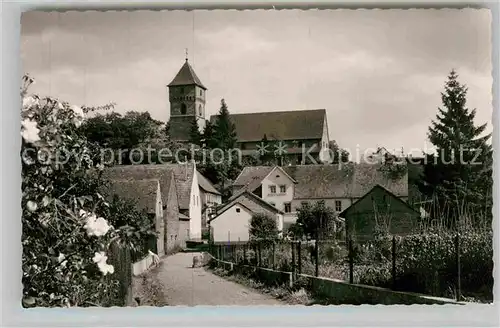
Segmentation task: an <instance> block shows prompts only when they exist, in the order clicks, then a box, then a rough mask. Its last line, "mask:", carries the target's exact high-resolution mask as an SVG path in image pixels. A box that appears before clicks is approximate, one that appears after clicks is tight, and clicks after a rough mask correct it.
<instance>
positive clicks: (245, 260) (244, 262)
mask: <svg viewBox="0 0 500 328" xmlns="http://www.w3.org/2000/svg"><path fill="white" fill-rule="evenodd" d="M243 264H244V265H245V264H247V244H243Z"/></svg>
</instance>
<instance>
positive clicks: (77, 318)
mask: <svg viewBox="0 0 500 328" xmlns="http://www.w3.org/2000/svg"><path fill="white" fill-rule="evenodd" d="M186 6H187V7H190V8H192V9H194V8H195V7H196V8H200V7H203V8H207V9H209V8H210V9H219V8H220V9H222V8H226V9H229V8H238V9H257V8H261V9H273V6H274V9H284V8H304V9H306V8H325V9H326V8H330V9H333V8H338V7H343V8H352V9H356V8H370V7H371V8H374V7H376V8H383V9H388V8H401V7H404V8H415V7H419V8H431V7H432V8H437V7H447V8H464V7H481V8H490V9H491V10H492V20H493V23H492V24H493V25H492V40H493V41H492V42H493V43H492V49H493V54H492V59H493V71H492V75H493V78H494V82H493V106H494V110H493V125H494V129H493V148H494V152H495V153H494V156H495V162H494V188H493V189H494V190H493V197H494V199H497V200H498V199H500V194H499V172H500V170H499V169H500V162H499V156H498V150H499V142H500V137H499V136H500V134H499V129H498V126H499V98H498V96H499V84H498V72H499V69H498V66H499V65H498V64H499V62H498V59H499V56H498V55H499V51H498V50H499V44H498V40H499V37H500V32H499V28H500V26H499V18H500V17H499V9H498V8H499V6H498V3H497V2H494V3H493V2H480V1H476V2H474V3H472V2H470V3H466V2H463V3H459V2H447V1H440V2H436V1H414V2H404V3H403V2H397V1H385V2H379V1H362V2H349V3H347V2H340V1H314V2H308V3H305V2H301V1H273V2H272V3H271V2H262V1H259V2H257V1H219V2H210V1H168V2H167V1H147V2H146V1H144V2H139V1H110V0H108V1H19V2H14V1H12V2H3V3H2V10H1V22H2V79H1V87H2V94H1V102H2V111H1V130H0V131H1V148H0V150H1V152H0V154H1V161H0V168H1V172H2V173H1V174H2V175H1V180H0V181H1V189H0V190H1V192H0V195H1V200H2V201H1V203H0V207H1V213H2V215H1V220H0V231H1V234H2V236H1V250H2V266H1V278H2V279H1V284H2V285H1V287H0V290H1V292H2V312H1V315H0V318H1V326H3V327H62V326H65V327H69V326H71V327H79V326H81V327H91V326H96V327H97V326H116V327H153V326H176V327H179V326H192V327H202V326H203V327H206V326H209V327H210V326H213V327H223V326H231V327H237V326H238V327H240V326H247V327H250V326H263V327H264V326H273V327H278V326H280V327H281V326H287V327H299V326H301V327H307V326H311V327H319V326H340V327H347V326H361V327H362V326H366V327H375V326H384V327H401V326H418V327H424V326H426V327H427V326H429V327H430V326H438V327H444V326H462V327H479V326H480V327H498V326H500V319H499V313H500V309H499V306H498V301H497V302H495V303H494V304H493V305H466V306H453V305H411V306H404V305H401V306H383V305H377V306H368V305H367V306H328V307H324V306H314V307H303V306H295V307H290V306H287V307H266V306H259V307H236V306H235V307H222V306H218V307H206V306H203V307H202V306H198V307H191V308H189V307H164V308H152V307H151V308H148V307H140V308H111V309H42V308H40V309H30V310H26V309H23V308H22V307H21V306H20V300H21V290H22V286H21V243H20V241H21V224H20V220H19V218H20V216H21V210H20V201H19V200H20V196H21V188H20V174H21V170H20V158H19V149H20V144H21V141H20V135H19V129H20V120H19V112H18V109H17V108H18V107H19V98H18V97H19V86H20V83H21V79H20V78H21V72H22V70H21V63H20V55H19V54H20V40H19V37H20V15H21V12H22V11H27V10H32V9H37V10H48V9H52V10H54V9H60V10H76V9H80V10H85V9H93V10H122V9H128V10H131V9H154V10H159V9H182V8H186ZM464 23H466V22H464ZM499 209H500V208H499V203H498V201H496V202H494V214H495V215H494V218H495V219H494V231H495V234H494V254H495V255H494V256H495V264H496V265H495V268H494V277H495V281H496V282H497V281H499V280H497V278H498V277H499V270H498V267H497V264H498V263H500V261H499V243H498V241H499V236H498V234H499V232H498V231H499V230H498V229H499V227H498V222H499V218H500V213H499ZM498 295H500V294H499V284H498V283H495V286H494V298H495V299H497V297H498Z"/></svg>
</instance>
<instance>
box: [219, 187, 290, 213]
mask: <svg viewBox="0 0 500 328" xmlns="http://www.w3.org/2000/svg"><path fill="white" fill-rule="evenodd" d="M245 196H247V197H248V198H250V199H251V200H253V201H254V202H255V203H257V204H259V205H260V206H263V207H267V208H268V209H269V210H271V211H273V212H275V213H279V214H284V213H283V211H280V210H279V209H277V208H276V207H274V206H273V205H271V204H269V203H268V202H266V201H265V200H263V199H262V198H260V197H259V196H257V195H255V194H254V193H252V192H250V191H248V190H245V189H242V190H240V191H238V192H237V193H236V194H234V195H233V196H232V197H231V198H229V199H228V202H227V203H225V204H223V205H222V206H221V207H219V208H218V209H217V213H222V212H224V211H226V210H227V208H228V207H231V206H233V204H234V203H237V202H240V200H241V198H242V197H245Z"/></svg>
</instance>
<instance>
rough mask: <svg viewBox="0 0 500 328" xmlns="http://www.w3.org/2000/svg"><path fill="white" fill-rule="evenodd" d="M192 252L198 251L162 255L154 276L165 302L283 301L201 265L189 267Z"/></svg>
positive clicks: (258, 302) (185, 303)
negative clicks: (161, 285) (167, 255)
mask: <svg viewBox="0 0 500 328" xmlns="http://www.w3.org/2000/svg"><path fill="white" fill-rule="evenodd" d="M195 255H199V253H178V254H175V255H172V256H169V257H166V258H164V259H163V262H164V263H162V266H161V267H160V268H159V272H158V276H157V277H158V279H159V280H160V281H161V283H162V284H163V286H164V295H165V298H166V300H165V301H166V303H167V304H168V305H187V306H194V305H286V303H283V302H280V301H279V300H277V299H275V298H273V297H272V296H270V295H264V294H260V293H258V292H256V291H254V290H251V289H249V288H246V287H244V286H242V285H239V284H237V283H234V282H231V281H228V280H225V279H224V278H221V277H219V276H217V275H215V274H213V273H211V272H208V271H206V270H205V269H204V268H194V269H193V268H191V265H192V264H193V256H195Z"/></svg>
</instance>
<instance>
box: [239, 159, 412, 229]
mask: <svg viewBox="0 0 500 328" xmlns="http://www.w3.org/2000/svg"><path fill="white" fill-rule="evenodd" d="M383 165H384V164H355V163H349V164H328V165H296V166H284V167H271V166H257V167H245V168H244V169H243V170H242V172H241V173H240V175H239V176H238V177H237V178H236V180H235V181H234V183H233V192H238V191H241V190H248V191H250V192H252V193H255V194H256V195H258V196H259V197H262V199H264V200H265V201H266V202H269V203H271V204H274V205H275V206H276V207H277V208H278V209H280V210H282V211H283V212H284V224H285V230H286V229H287V228H288V227H289V226H290V225H292V224H294V223H295V222H296V219H297V209H298V208H300V207H301V206H302V205H304V204H306V203H312V202H317V201H321V200H322V201H324V202H325V205H326V206H329V207H331V208H333V209H334V210H335V211H336V212H337V213H340V212H342V211H344V210H345V209H346V208H348V207H350V206H351V205H352V204H353V203H354V202H355V201H357V200H358V199H360V198H361V197H363V196H364V195H365V194H367V193H368V192H369V191H370V190H371V189H372V188H373V187H374V186H376V185H381V186H383V187H384V188H386V189H387V190H389V191H390V192H391V193H393V194H394V195H396V196H397V197H398V198H400V199H402V200H403V201H407V198H408V177H407V173H406V172H404V171H402V172H400V173H398V174H391V173H388V172H387V171H386V170H384V168H385V167H384V166H383Z"/></svg>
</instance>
